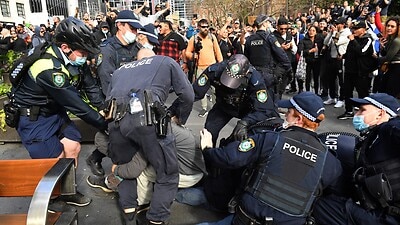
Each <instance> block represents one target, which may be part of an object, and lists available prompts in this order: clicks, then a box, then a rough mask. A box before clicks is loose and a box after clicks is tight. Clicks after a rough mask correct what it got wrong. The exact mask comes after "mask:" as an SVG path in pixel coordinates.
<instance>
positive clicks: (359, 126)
mask: <svg viewBox="0 0 400 225" xmlns="http://www.w3.org/2000/svg"><path fill="white" fill-rule="evenodd" d="M353 126H354V129H356V131H358V132H362V131H365V130H366V129H367V128H368V127H369V125H368V124H366V123H365V122H364V115H355V116H354V117H353Z"/></svg>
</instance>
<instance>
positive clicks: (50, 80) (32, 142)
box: [14, 17, 107, 206]
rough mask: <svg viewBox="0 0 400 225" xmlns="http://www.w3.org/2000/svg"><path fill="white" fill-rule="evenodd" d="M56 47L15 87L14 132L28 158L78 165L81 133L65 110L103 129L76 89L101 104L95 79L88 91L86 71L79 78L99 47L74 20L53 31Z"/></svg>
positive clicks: (77, 199) (79, 198) (84, 201)
mask: <svg viewBox="0 0 400 225" xmlns="http://www.w3.org/2000/svg"><path fill="white" fill-rule="evenodd" d="M54 42H55V43H54V44H52V45H51V46H50V47H48V48H47V50H46V53H47V54H48V55H47V57H45V58H42V59H39V60H37V61H36V62H35V63H34V64H33V65H32V66H31V67H30V68H29V72H28V73H29V75H28V74H26V75H25V76H24V77H23V78H22V81H21V83H20V84H19V85H18V86H17V87H15V88H14V92H15V97H14V100H15V103H16V105H17V106H18V107H19V111H20V115H21V116H20V119H19V124H18V127H17V131H18V134H19V135H20V137H21V141H22V144H23V145H24V146H25V147H26V148H27V150H28V152H29V155H30V156H31V157H32V158H64V157H65V158H75V160H77V158H78V155H79V152H80V149H81V145H80V143H79V142H80V141H81V134H80V133H79V131H78V129H77V127H76V126H75V124H74V123H73V122H72V121H71V120H70V119H69V117H68V115H67V113H66V111H67V110H68V111H70V112H71V113H72V114H74V115H76V116H78V117H79V118H81V119H82V120H84V121H85V122H87V123H89V124H91V125H93V126H94V127H96V128H98V129H100V130H105V129H107V123H106V122H105V120H104V118H103V117H102V116H101V115H100V114H99V113H97V112H96V111H94V110H93V109H92V108H91V107H90V106H89V105H87V104H86V103H85V102H84V101H83V100H82V99H81V98H80V95H79V92H78V91H77V88H76V87H80V88H82V89H84V90H86V93H87V94H88V95H87V96H88V97H89V98H90V99H91V100H93V101H92V102H96V103H97V105H101V104H102V103H103V102H104V99H103V98H102V95H101V91H100V89H99V88H98V86H97V85H96V83H95V82H93V80H92V83H90V85H91V86H87V84H88V83H87V82H86V81H88V78H90V77H91V75H90V72H89V70H88V69H87V68H86V70H85V71H86V72H87V73H86V74H82V75H80V74H79V73H80V72H81V71H82V70H81V69H82V67H83V68H84V67H87V65H86V57H87V55H88V54H89V53H91V54H97V53H98V52H99V48H98V47H97V45H96V43H95V41H94V37H93V35H92V33H91V30H90V29H89V28H88V27H87V26H86V25H85V24H84V23H83V22H82V21H80V20H78V19H76V18H73V17H68V18H66V19H65V20H63V21H61V23H60V24H59V25H58V26H57V28H56V31H55V34H54ZM72 84H74V85H75V86H76V87H74V86H73V85H72ZM76 162H77V161H76ZM62 198H64V200H66V201H67V203H71V204H75V205H77V206H84V205H88V204H89V203H90V199H89V198H86V197H84V196H83V195H82V194H80V193H77V194H76V195H72V196H63V197H62Z"/></svg>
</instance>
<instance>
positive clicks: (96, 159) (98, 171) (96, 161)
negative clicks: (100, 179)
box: [86, 149, 105, 176]
mask: <svg viewBox="0 0 400 225" xmlns="http://www.w3.org/2000/svg"><path fill="white" fill-rule="evenodd" d="M104 157H105V155H104V154H103V153H101V152H100V151H99V150H97V149H96V150H94V151H93V152H92V154H90V156H89V157H88V158H87V159H86V163H87V164H88V166H89V167H90V170H91V171H92V173H93V174H94V175H97V176H104V169H103V166H102V165H101V161H102V159H103V158H104Z"/></svg>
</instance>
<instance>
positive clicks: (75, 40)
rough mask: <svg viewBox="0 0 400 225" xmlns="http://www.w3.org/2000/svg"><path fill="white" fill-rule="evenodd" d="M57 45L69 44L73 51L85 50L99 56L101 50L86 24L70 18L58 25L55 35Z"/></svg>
mask: <svg viewBox="0 0 400 225" xmlns="http://www.w3.org/2000/svg"><path fill="white" fill-rule="evenodd" d="M54 38H55V41H56V42H57V43H67V44H68V46H69V47H70V48H71V49H72V50H77V49H80V50H84V51H87V52H89V53H92V54H98V53H99V52H100V48H99V47H98V46H97V44H96V42H95V37H94V35H93V33H92V31H91V30H90V28H89V27H88V26H86V25H85V23H84V22H83V21H81V20H79V19H77V18H75V17H71V16H70V17H68V18H66V19H64V20H63V21H61V22H60V24H58V25H57V28H56V31H55V34H54Z"/></svg>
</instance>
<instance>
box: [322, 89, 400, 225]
mask: <svg viewBox="0 0 400 225" xmlns="http://www.w3.org/2000/svg"><path fill="white" fill-rule="evenodd" d="M351 101H352V102H353V104H355V105H356V106H359V105H365V104H372V105H374V106H375V107H377V108H379V109H382V110H385V111H386V113H387V114H389V115H390V117H391V119H389V120H388V121H387V122H383V123H380V124H378V125H375V126H372V127H370V128H368V129H367V130H365V131H363V132H362V133H361V134H362V136H361V141H360V142H359V143H358V144H357V145H356V154H355V156H356V159H355V162H356V163H355V168H356V169H355V170H353V171H350V173H351V172H352V173H353V183H352V184H353V185H354V186H353V189H352V190H354V191H353V195H351V196H346V195H344V196H343V195H337V194H335V195H334V194H331V195H328V196H325V197H323V198H321V199H320V200H319V201H317V203H316V207H315V209H314V217H315V219H316V221H317V224H362V225H372V224H374V225H376V224H382V225H383V224H385V225H394V224H399V223H400V182H399V171H400V152H399V149H398V146H400V141H399V140H400V138H399V135H400V119H399V118H398V113H399V109H400V105H399V103H398V102H397V100H396V99H395V98H394V97H392V96H390V95H387V94H384V93H378V94H373V95H370V96H368V97H365V98H363V99H357V98H352V99H351ZM367 113H368V112H367ZM334 193H337V192H336V190H334ZM350 197H352V198H353V199H354V200H353V199H351V198H350ZM356 201H358V202H359V203H356ZM348 221H351V222H348Z"/></svg>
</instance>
